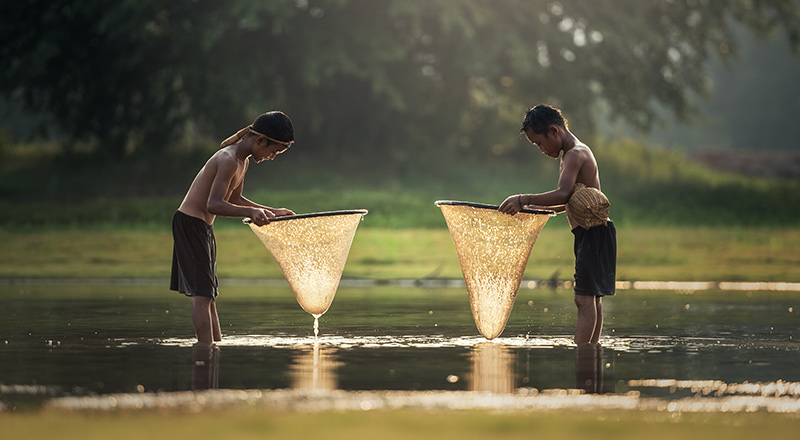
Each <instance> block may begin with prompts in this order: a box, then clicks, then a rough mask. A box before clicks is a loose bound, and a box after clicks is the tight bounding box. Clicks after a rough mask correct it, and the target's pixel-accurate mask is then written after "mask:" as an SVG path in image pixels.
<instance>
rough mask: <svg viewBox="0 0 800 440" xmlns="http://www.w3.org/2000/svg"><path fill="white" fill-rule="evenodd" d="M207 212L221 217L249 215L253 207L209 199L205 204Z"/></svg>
mask: <svg viewBox="0 0 800 440" xmlns="http://www.w3.org/2000/svg"><path fill="white" fill-rule="evenodd" d="M206 209H207V210H208V212H209V213H211V214H214V215H220V216H223V217H249V216H250V214H251V212H252V209H253V207H249V206H241V205H238V204H233V203H230V202H227V201H225V200H217V201H209V202H208V204H207V205H206Z"/></svg>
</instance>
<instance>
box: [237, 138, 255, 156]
mask: <svg viewBox="0 0 800 440" xmlns="http://www.w3.org/2000/svg"><path fill="white" fill-rule="evenodd" d="M232 147H233V151H234V154H235V155H236V158H237V159H239V160H240V161H242V162H244V161H245V160H247V158H248V157H250V156H252V155H253V139H252V138H248V139H243V140H242V141H241V142H239V143H237V144H234V145H232Z"/></svg>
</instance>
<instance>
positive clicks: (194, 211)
mask: <svg viewBox="0 0 800 440" xmlns="http://www.w3.org/2000/svg"><path fill="white" fill-rule="evenodd" d="M222 163H235V164H236V171H235V172H234V173H233V176H232V177H231V179H230V180H229V181H228V182H227V190H226V192H225V197H224V200H230V197H231V195H232V194H233V192H234V190H235V189H236V188H237V187H239V186H241V185H242V182H243V181H244V175H245V173H247V167H248V165H249V163H250V162H249V160H248V159H244V160H241V159H239V158H237V157H236V151H235V149H234V148H233V146H229V147H225V148H223V149H221V150H219V151H218V152H217V153H216V154H214V155H213V156H211V158H210V159H208V161H207V162H206V164H205V165H204V166H203V168H202V169H201V170H200V172H198V173H197V176H196V177H195V178H194V181H193V182H192V185H191V186H190V187H189V191H188V192H187V193H186V197H184V198H183V202H181V206H180V207H179V208H178V211H181V212H182V213H184V214H186V215H191V216H192V217H197V218H200V219H203V220H204V221H205V222H206V223H208V224H209V225H212V224H214V219H215V218H216V216H215V215H214V214H211V213H210V212H208V207H207V206H208V196H209V193H210V192H211V186H212V184H213V183H214V180H215V179H216V178H217V176H218V170H219V167H220V164H222Z"/></svg>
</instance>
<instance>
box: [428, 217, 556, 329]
mask: <svg viewBox="0 0 800 440" xmlns="http://www.w3.org/2000/svg"><path fill="white" fill-rule="evenodd" d="M437 204H438V205H439V207H440V208H441V209H442V213H443V214H444V218H445V220H446V221H447V227H448V228H449V229H450V235H451V236H452V238H453V243H454V244H455V247H456V253H457V254H458V260H459V262H460V263H461V272H462V273H463V274H464V281H465V282H466V284H467V291H468V292H469V303H470V307H471V308H472V316H473V318H475V325H477V326H478V330H479V331H480V332H481V334H482V335H483V336H484V337H485V338H486V339H494V338H496V337H497V336H499V335H500V333H502V332H503V329H504V328H505V326H506V321H508V316H509V314H510V313H511V308H512V307H513V306H514V299H515V298H516V297H517V290H518V289H519V285H520V282H521V281H522V275H523V273H524V272H525V266H526V265H527V263H528V257H529V256H530V253H531V248H532V247H533V244H534V243H535V242H536V238H537V237H539V232H540V231H541V230H542V228H543V227H544V225H545V223H547V220H548V219H549V217H550V215H549V214H548V213H527V212H520V213H518V214H516V215H513V216H511V215H507V214H503V213H501V212H499V211H497V210H496V209H487V208H479V207H473V206H468V205H453V204H446V203H437Z"/></svg>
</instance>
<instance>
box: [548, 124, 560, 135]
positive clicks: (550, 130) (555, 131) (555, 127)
mask: <svg viewBox="0 0 800 440" xmlns="http://www.w3.org/2000/svg"><path fill="white" fill-rule="evenodd" d="M560 131H561V128H560V127H559V126H558V125H556V124H551V125H550V126H549V127H547V134H549V135H551V136H553V137H558V135H559V132H560Z"/></svg>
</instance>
